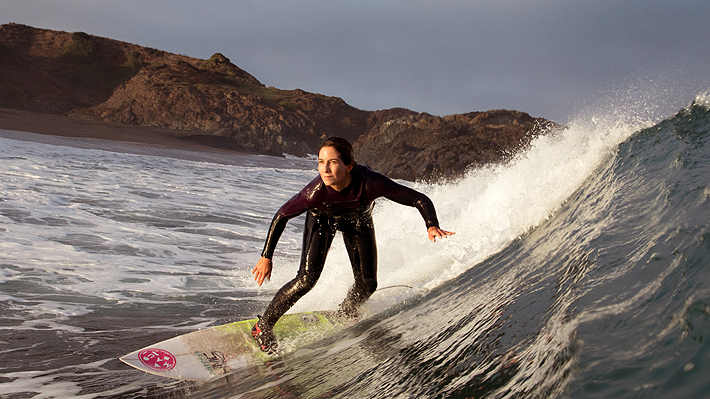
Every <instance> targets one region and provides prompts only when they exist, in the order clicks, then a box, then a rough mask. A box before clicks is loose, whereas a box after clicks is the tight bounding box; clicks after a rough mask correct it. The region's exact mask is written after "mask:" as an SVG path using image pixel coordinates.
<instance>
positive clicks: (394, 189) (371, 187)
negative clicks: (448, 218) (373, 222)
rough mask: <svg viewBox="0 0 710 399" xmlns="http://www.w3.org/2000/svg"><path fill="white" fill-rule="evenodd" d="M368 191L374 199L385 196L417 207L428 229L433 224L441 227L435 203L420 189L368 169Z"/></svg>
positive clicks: (399, 202)
mask: <svg viewBox="0 0 710 399" xmlns="http://www.w3.org/2000/svg"><path fill="white" fill-rule="evenodd" d="M366 191H367V194H368V196H369V197H371V198H373V199H374V198H377V197H385V198H387V199H389V200H391V201H394V202H396V203H398V204H402V205H407V206H412V207H415V208H417V210H419V214H421V215H422V218H423V219H424V222H425V223H426V227H427V229H428V228H429V227H432V226H434V227H439V220H438V219H437V217H436V209H435V208H434V203H433V202H431V200H430V199H429V197H427V196H426V195H425V194H422V193H420V192H419V191H416V190H414V189H411V188H409V187H407V186H403V185H401V184H399V183H397V182H395V181H393V180H392V179H390V178H389V177H387V176H385V175H383V174H380V173H377V172H375V171H373V170H368V174H367V183H366Z"/></svg>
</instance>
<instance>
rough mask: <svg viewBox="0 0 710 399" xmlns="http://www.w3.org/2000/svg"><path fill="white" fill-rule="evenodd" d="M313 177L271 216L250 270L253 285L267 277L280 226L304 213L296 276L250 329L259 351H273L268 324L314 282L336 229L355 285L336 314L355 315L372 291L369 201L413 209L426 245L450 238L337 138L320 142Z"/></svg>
mask: <svg viewBox="0 0 710 399" xmlns="http://www.w3.org/2000/svg"><path fill="white" fill-rule="evenodd" d="M318 174H319V175H318V176H317V177H316V178H315V179H313V181H311V182H310V183H309V184H308V185H306V187H304V188H303V189H302V190H301V191H300V192H299V193H298V194H296V195H295V196H293V197H292V198H291V199H290V200H288V201H287V202H286V203H285V204H284V205H283V206H282V207H281V208H280V209H279V210H278V212H276V215H275V216H274V219H273V220H272V221H271V226H270V227H269V232H268V234H267V237H266V242H265V244H264V250H263V251H262V254H261V258H260V259H259V261H258V262H257V264H256V266H255V267H254V269H253V270H252V274H254V280H255V281H256V283H257V284H258V285H259V286H261V284H262V283H263V282H264V280H268V279H270V278H271V270H272V268H273V262H272V260H271V258H272V256H273V254H274V250H275V248H276V244H277V242H278V240H279V238H280V237H281V234H282V233H283V231H284V228H285V227H286V223H287V222H288V221H289V220H290V219H292V218H294V217H296V216H298V215H300V214H302V213H304V212H307V213H306V224H305V227H304V230H303V248H302V253H301V264H300V268H299V270H298V273H297V274H296V277H295V278H294V279H293V280H291V281H289V282H288V283H286V285H284V286H283V287H282V288H281V289H280V290H279V291H278V292H277V293H276V296H274V298H273V299H272V300H271V303H270V304H269V306H268V307H267V308H266V311H265V312H264V315H263V316H261V317H259V320H258V321H257V323H256V324H255V325H254V328H253V329H252V335H253V336H254V339H256V341H257V342H258V343H259V346H260V347H261V350H263V351H265V352H273V351H275V350H276V346H277V343H276V337H275V336H274V333H273V327H274V324H276V322H277V321H278V319H279V318H280V317H281V316H282V315H283V314H284V313H286V311H287V310H288V309H290V308H291V307H292V306H293V305H294V304H295V303H296V301H298V300H299V299H300V298H301V297H302V296H303V295H305V294H306V293H307V292H308V291H310V290H311V288H313V286H314V285H315V284H316V282H317V281H318V278H319V277H320V275H321V272H322V271H323V266H324V264H325V258H326V255H327V254H328V249H329V248H330V245H331V243H332V241H333V237H334V236H335V232H336V231H338V230H340V231H341V232H342V235H343V241H344V242H345V247H346V249H347V252H348V256H349V257H350V263H351V264H352V269H353V275H354V277H355V284H353V286H352V287H351V288H350V290H349V292H348V294H347V296H346V297H345V300H344V301H343V302H342V303H341V304H340V306H339V308H338V313H339V314H340V315H342V316H344V317H350V318H356V317H358V315H359V311H358V308H359V307H360V305H362V304H363V303H364V302H365V301H366V300H367V299H368V298H369V297H370V295H372V293H373V292H375V289H376V288H377V245H376V242H375V230H374V225H373V223H372V208H373V206H374V201H375V199H377V198H379V197H385V198H388V199H390V200H392V201H394V202H397V203H399V204H402V205H407V206H412V207H416V208H417V209H418V210H419V213H420V214H421V215H422V218H424V222H425V223H426V227H427V234H428V237H429V240H431V241H432V242H436V238H437V237H439V238H445V237H447V236H449V235H452V234H454V233H453V232H450V231H445V230H442V229H440V228H439V222H438V220H437V218H436V211H435V209H434V204H433V203H432V202H431V200H430V199H429V198H428V197H427V196H426V195H424V194H422V193H420V192H418V191H415V190H413V189H411V188H409V187H406V186H403V185H401V184H398V183H396V182H394V181H392V180H391V179H389V178H387V177H386V176H384V175H382V174H380V173H378V172H375V171H374V170H372V169H370V168H368V167H367V166H364V165H358V164H356V162H355V158H354V156H353V147H352V145H350V143H349V142H348V141H347V140H345V139H343V138H339V137H331V138H329V139H327V140H325V141H324V142H323V143H322V144H321V146H320V149H319V150H318Z"/></svg>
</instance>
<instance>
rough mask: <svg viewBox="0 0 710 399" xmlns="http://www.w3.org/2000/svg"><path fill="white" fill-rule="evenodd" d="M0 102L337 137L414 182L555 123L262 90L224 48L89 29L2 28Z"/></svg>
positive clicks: (248, 145)
mask: <svg viewBox="0 0 710 399" xmlns="http://www.w3.org/2000/svg"><path fill="white" fill-rule="evenodd" d="M0 107H1V108H10V109H17V110H23V111H32V112H40V113H49V114H57V115H67V116H69V117H71V118H80V119H87V120H97V121H110V122H118V123H122V124H130V125H141V126H151V127H158V128H165V129H173V130H180V131H186V132H190V134H189V135H186V136H185V137H186V139H189V140H192V141H196V142H199V143H202V144H206V145H210V146H213V147H219V148H226V149H232V150H241V151H249V152H255V153H261V154H269V155H282V154H283V153H289V154H293V155H297V156H304V155H306V154H309V153H311V154H312V153H315V152H316V150H317V147H318V145H319V143H320V142H321V141H322V140H323V139H325V138H327V137H330V136H341V137H344V138H347V139H348V140H350V141H352V142H353V143H354V144H355V148H356V157H357V158H358V162H360V163H366V164H369V165H370V166H372V167H373V168H375V169H378V170H381V171H383V172H385V173H388V175H389V176H391V177H394V178H403V179H409V180H415V179H432V178H439V177H453V176H457V175H459V174H460V173H461V172H462V171H463V170H465V169H466V167H468V166H469V165H471V164H484V163H488V162H496V161H499V160H501V159H503V158H505V157H507V156H509V155H510V154H511V153H513V152H514V151H516V150H517V149H518V148H520V147H521V146H524V145H525V144H527V143H528V142H529V140H530V139H531V138H532V137H534V135H536V134H539V133H540V132H542V131H543V130H544V129H546V128H548V127H550V126H553V125H554V124H552V123H551V122H549V121H547V120H545V119H542V118H532V117H531V116H530V115H528V114H525V113H523V112H518V111H506V110H496V111H487V112H474V113H469V114H464V115H450V116H446V117H437V116H432V115H429V114H426V113H422V114H419V113H416V112H413V111H410V110H406V109H403V108H395V109H390V110H382V111H363V110H360V109H357V108H354V107H352V106H350V105H348V104H346V103H345V102H344V101H343V100H342V99H340V98H337V97H328V96H324V95H320V94H314V93H309V92H306V91H303V90H298V89H297V90H279V89H276V88H273V87H266V86H265V85H264V84H262V83H261V82H259V80H257V79H256V78H255V77H254V76H252V75H251V74H249V73H248V72H246V71H244V70H242V69H240V68H239V67H237V66H236V65H234V64H233V63H232V62H231V60H229V59H228V58H227V57H225V56H224V55H222V54H220V53H217V54H214V55H213V56H212V57H211V58H210V59H209V60H200V59H196V58H191V57H187V56H183V55H176V54H171V53H167V52H164V51H160V50H156V49H151V48H147V47H141V46H138V45H135V44H130V43H125V42H120V41H116V40H112V39H107V38H102V37H97V36H93V35H90V34H87V33H83V32H74V33H67V32H59V31H51V30H45V29H37V28H33V27H29V26H25V25H19V24H7V25H0Z"/></svg>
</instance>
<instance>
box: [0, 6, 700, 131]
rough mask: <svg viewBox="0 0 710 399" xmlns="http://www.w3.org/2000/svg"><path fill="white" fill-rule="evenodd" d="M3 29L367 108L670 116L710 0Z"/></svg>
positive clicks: (97, 14)
mask: <svg viewBox="0 0 710 399" xmlns="http://www.w3.org/2000/svg"><path fill="white" fill-rule="evenodd" d="M9 22H16V23H21V24H25V25H30V26H34V27H38V28H46V29H53V30H62V31H67V32H76V31H82V32H86V33H89V34H93V35H98V36H104V37H109V38H112V39H117V40H122V41H127V42H131V43H135V44H138V45H142V46H147V47H153V48H156V49H160V50H165V51H168V52H173V53H178V54H184V55H188V56H191V57H196V58H203V59H206V58H209V57H210V56H211V55H212V54H214V53H216V52H220V53H222V54H224V55H225V56H227V57H228V58H229V59H230V60H231V61H232V62H233V63H234V64H236V65H237V66H239V67H240V68H242V69H244V70H246V71H247V72H249V73H251V74H252V75H254V76H255V77H256V78H257V79H259V80H260V81H261V82H262V83H264V84H265V85H267V86H274V87H277V88H279V89H295V88H300V89H303V90H306V91H309V92H315V93H321V94H325V95H329V96H336V97H340V98H342V99H344V100H345V101H346V102H347V103H348V104H350V105H353V106H355V107H357V108H360V109H364V110H378V109H385V108H393V107H404V108H409V109H412V110H415V111H419V112H428V113H431V114H435V115H448V114H455V113H464V112H471V111H484V110H488V109H497V108H506V109H515V110H519V111H524V112H528V113H530V114H531V115H533V116H542V117H546V118H549V119H552V120H555V121H557V122H560V123H567V122H569V120H570V119H571V118H573V117H574V115H575V114H576V113H578V112H581V111H583V110H584V108H585V107H591V106H599V105H600V104H602V105H603V104H606V103H611V102H619V101H621V102H625V101H636V102H640V103H644V102H645V103H652V106H655V107H656V108H661V112H665V113H667V114H666V115H665V116H669V115H670V114H672V113H674V112H675V111H677V110H678V109H680V108H682V107H683V106H685V105H687V104H688V103H689V102H690V101H692V100H693V98H694V97H695V95H697V94H702V93H706V92H708V89H709V88H710V38H709V37H708V31H709V27H710V0H665V1H660V0H613V1H607V0H485V1H484V0H470V1H433V0H432V1H418V0H400V1H386V0H379V1H358V0H348V1H345V0H312V1H298V0H284V1H268V0H254V1H217V0H214V1H211V0H201V1H184V0H170V1H168V0H161V1H150V0H140V1H135V0H121V1H103V0H102V1H97V0H83V1H82V0H2V1H1V2H0V23H3V24H4V23H9ZM621 93H624V94H621ZM614 97H622V98H614Z"/></svg>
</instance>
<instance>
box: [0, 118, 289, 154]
mask: <svg viewBox="0 0 710 399" xmlns="http://www.w3.org/2000/svg"><path fill="white" fill-rule="evenodd" d="M190 134H192V133H191V132H184V131H177V130H169V129H160V128H154V127H145V126H133V125H123V124H119V123H111V122H101V121H88V120H81V119H75V118H70V117H67V116H61V115H51V114H41V113H34V112H26V111H18V110H13V109H7V108H0V137H4V138H9V139H14V140H23V141H32V142H37V143H45V144H52V145H66V146H71V147H79V148H91V149H99V150H104V151H113V152H123V153H132V154H143V155H156V156H166V157H173V158H179V159H189V160H196V161H205V162H216V163H222V164H241V163H243V162H244V160H245V157H246V158H249V159H250V161H251V162H258V160H259V159H263V158H265V157H268V158H269V159H271V161H270V162H273V161H274V159H276V160H278V159H280V158H278V157H270V156H266V155H257V154H249V153H244V152H238V151H231V150H225V149H219V148H215V147H210V146H207V145H203V144H200V143H195V142H192V141H189V140H186V139H185V137H187V136H189V135H190ZM277 162H278V161H277Z"/></svg>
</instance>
